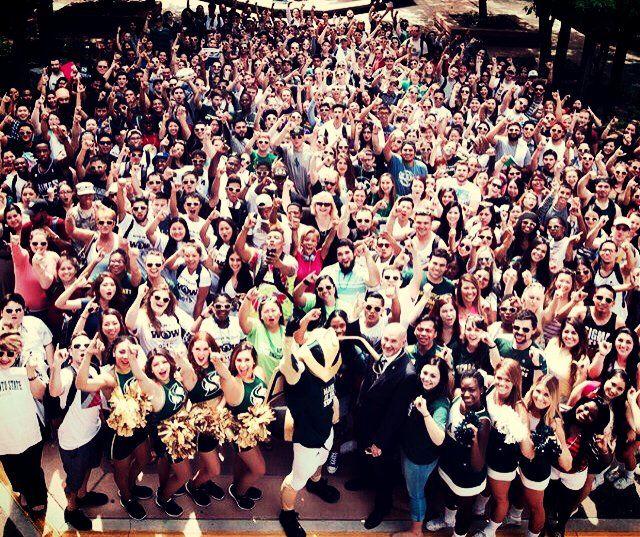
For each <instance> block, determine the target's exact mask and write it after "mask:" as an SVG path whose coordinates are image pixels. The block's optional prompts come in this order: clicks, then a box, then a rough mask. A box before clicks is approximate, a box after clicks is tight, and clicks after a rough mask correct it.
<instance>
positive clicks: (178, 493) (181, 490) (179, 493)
mask: <svg viewBox="0 0 640 537" xmlns="http://www.w3.org/2000/svg"><path fill="white" fill-rule="evenodd" d="M186 493H187V489H186V488H184V485H182V486H181V487H180V488H179V489H178V490H176V491H175V492H174V493H173V495H174V496H175V497H176V498H179V497H180V496H184V495H185V494H186Z"/></svg>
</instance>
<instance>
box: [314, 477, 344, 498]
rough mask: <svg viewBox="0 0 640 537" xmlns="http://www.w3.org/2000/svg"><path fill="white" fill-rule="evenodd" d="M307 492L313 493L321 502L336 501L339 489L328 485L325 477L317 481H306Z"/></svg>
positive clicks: (338, 496)
mask: <svg viewBox="0 0 640 537" xmlns="http://www.w3.org/2000/svg"><path fill="white" fill-rule="evenodd" d="M306 489H307V492H310V493H311V494H315V495H316V496H317V497H318V498H320V499H321V500H322V501H323V502H327V503H337V502H338V501H339V500H340V491H339V490H338V489H337V488H335V487H332V486H331V485H329V482H328V481H327V479H326V478H322V479H320V480H319V481H311V479H309V481H307V486H306Z"/></svg>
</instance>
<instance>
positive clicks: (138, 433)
mask: <svg viewBox="0 0 640 537" xmlns="http://www.w3.org/2000/svg"><path fill="white" fill-rule="evenodd" d="M114 373H115V376H116V381H117V382H118V387H117V388H116V389H117V390H120V391H121V392H122V393H125V391H126V389H127V387H128V386H129V385H130V384H133V383H135V382H137V381H136V379H135V377H134V376H133V373H132V372H131V371H129V372H128V373H120V372H119V371H118V370H114ZM148 436H149V432H148V431H147V429H146V427H141V428H138V429H135V430H134V431H133V435H132V436H120V435H119V434H118V433H117V432H116V431H115V430H114V431H113V438H112V439H111V447H110V449H109V456H110V457H111V459H112V460H114V461H122V460H124V459H126V458H127V457H130V456H131V455H133V452H134V451H135V450H136V448H137V447H138V446H139V445H140V444H142V443H143V442H145V441H146V440H147V438H148Z"/></svg>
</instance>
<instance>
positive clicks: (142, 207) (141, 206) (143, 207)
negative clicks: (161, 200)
mask: <svg viewBox="0 0 640 537" xmlns="http://www.w3.org/2000/svg"><path fill="white" fill-rule="evenodd" d="M146 208H147V206H146V205H140V206H138V207H132V210H133V211H136V212H138V211H144V210H145V209H146Z"/></svg>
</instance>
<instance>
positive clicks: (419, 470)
mask: <svg viewBox="0 0 640 537" xmlns="http://www.w3.org/2000/svg"><path fill="white" fill-rule="evenodd" d="M437 465H438V459H436V460H435V461H433V462H432V463H430V464H414V463H413V462H411V461H410V460H409V459H407V457H406V456H405V454H404V453H402V473H403V474H404V479H405V481H406V482H407V492H408V493H409V507H410V508H411V520H413V521H414V522H421V521H422V520H424V516H425V514H426V512H427V501H426V500H425V497H424V486H425V485H426V484H427V479H429V476H430V475H431V472H433V470H435V468H436V466H437Z"/></svg>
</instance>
